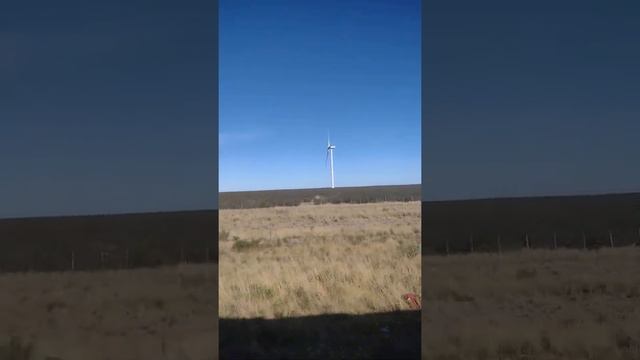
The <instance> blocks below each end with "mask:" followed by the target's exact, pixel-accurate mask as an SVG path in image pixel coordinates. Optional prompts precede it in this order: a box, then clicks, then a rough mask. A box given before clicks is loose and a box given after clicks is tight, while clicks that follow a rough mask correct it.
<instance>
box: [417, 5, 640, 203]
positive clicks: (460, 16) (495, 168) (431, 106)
mask: <svg viewBox="0 0 640 360" xmlns="http://www.w3.org/2000/svg"><path fill="white" fill-rule="evenodd" d="M424 10H425V18H424V19H423V22H424V24H425V28H424V31H425V32H424V37H425V38H424V40H425V53H424V58H423V60H424V79H425V87H424V91H425V92H424V96H425V98H424V103H423V106H424V109H425V119H424V123H423V127H424V134H425V135H424V137H423V139H422V141H423V149H424V154H423V160H424V163H423V171H424V177H425V179H424V181H423V197H424V198H425V199H460V198H478V197H496V196H527V195H553V194H576V193H602V192H619V191H640V166H639V164H640V140H639V136H640V65H639V64H640V46H638V39H640V26H639V24H640V3H638V2H633V1H622V2H605V1H597V2H595V1H579V2H578V1H541V2H540V1H535V2H521V1H509V2H507V1H500V2H498V1H488V2H485V1H483V2H478V1H472V0H463V1H427V2H426V5H425V9H424Z"/></svg>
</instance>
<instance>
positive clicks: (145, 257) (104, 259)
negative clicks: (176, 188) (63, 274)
mask: <svg viewBox="0 0 640 360" xmlns="http://www.w3.org/2000/svg"><path fill="white" fill-rule="evenodd" d="M216 250H217V249H215V248H213V247H207V248H203V249H193V248H191V249H185V248H180V249H176V250H175V251H173V252H168V251H166V250H165V251H158V250H155V251H154V250H153V249H151V250H148V251H140V250H137V249H128V248H126V249H115V250H113V249H111V250H101V249H98V250H95V249H91V250H88V249H82V250H68V251H57V252H53V253H52V252H47V253H45V252H41V251H34V252H33V253H31V254H26V253H22V254H21V256H14V257H13V258H10V259H6V258H5V259H3V260H4V261H2V262H1V263H0V272H22V271H90V270H118V269H131V268H140V267H157V266H166V265H176V264H179V263H212V262H213V263H215V262H217V261H218V259H217V253H216Z"/></svg>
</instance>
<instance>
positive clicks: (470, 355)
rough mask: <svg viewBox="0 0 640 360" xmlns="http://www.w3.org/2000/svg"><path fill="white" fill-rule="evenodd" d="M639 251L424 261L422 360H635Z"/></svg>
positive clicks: (638, 350) (639, 344)
mask: <svg viewBox="0 0 640 360" xmlns="http://www.w3.org/2000/svg"><path fill="white" fill-rule="evenodd" d="M639 269H640V249H639V248H636V247H628V248H617V249H601V250H597V251H582V250H567V249H559V250H554V251H552V250H531V251H523V252H514V253H504V254H502V255H501V256H499V255H496V254H471V255H455V256H427V257H424V258H423V281H424V284H425V299H424V301H423V313H422V315H423V319H422V328H423V330H422V341H423V348H424V350H423V358H424V359H448V360H454V359H629V360H631V359H640V272H639V271H638V270H639Z"/></svg>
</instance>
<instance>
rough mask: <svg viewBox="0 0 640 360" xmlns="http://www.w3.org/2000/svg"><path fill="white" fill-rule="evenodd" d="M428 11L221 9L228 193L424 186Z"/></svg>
mask: <svg viewBox="0 0 640 360" xmlns="http://www.w3.org/2000/svg"><path fill="white" fill-rule="evenodd" d="M420 16H421V15H420V1H418V0H412V1H409V0H404V1H392V0H388V1H380V0H376V1H370V0H366V1H365V0H363V1H354V0H350V1H295V0H291V1H238V0H223V1H221V2H220V27H219V29H220V87H219V90H220V138H219V139H220V145H219V149H220V158H219V160H220V167H219V181H220V191H237V190H259V189H282V188H313V187H327V186H329V185H330V176H329V170H328V168H327V166H326V142H327V132H330V133H331V140H332V143H334V144H335V145H336V150H335V173H336V186H361V185H374V184H411V183H413V184H416V183H420V174H421V173H420V168H421V154H420V81H421V80H420V71H421V70H420V61H421V58H420V56H421V55H420V47H421V43H420V41H421V40H420V39H421V22H420Z"/></svg>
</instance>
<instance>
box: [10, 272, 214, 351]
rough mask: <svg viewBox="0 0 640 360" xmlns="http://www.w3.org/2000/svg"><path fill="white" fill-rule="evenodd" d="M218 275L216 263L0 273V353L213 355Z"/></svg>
mask: <svg viewBox="0 0 640 360" xmlns="http://www.w3.org/2000/svg"><path fill="white" fill-rule="evenodd" d="M216 277H217V276H216V265H215V264H203V265H187V264H183V265H178V266H173V267H165V268H156V269H135V270H121V271H120V270H118V271H100V272H73V273H72V272H66V273H60V272H58V273H55V272H51V273H21V274H4V275H0V359H1V360H9V359H11V360H26V359H34V360H41V359H42V360H44V359H49V360H53V359H59V360H76V359H77V360H86V359H98V360H102V359H105V360H106V359H114V360H115V359H117V360H127V359H132V360H133V359H185V360H186V359H194V360H205V359H215V358H217V354H216V351H217V335H218V334H217V322H216V307H215V298H216V290H217V288H216Z"/></svg>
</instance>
